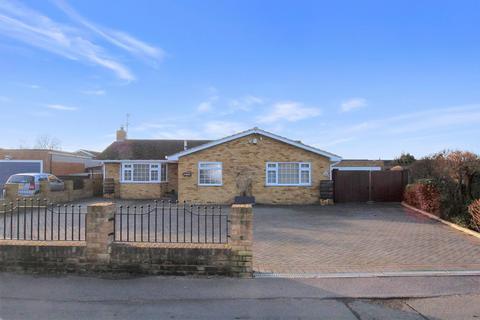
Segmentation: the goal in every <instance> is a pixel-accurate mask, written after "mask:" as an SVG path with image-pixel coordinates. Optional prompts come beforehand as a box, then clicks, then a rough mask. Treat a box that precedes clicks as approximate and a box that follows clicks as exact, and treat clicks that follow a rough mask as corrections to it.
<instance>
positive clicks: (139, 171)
mask: <svg viewBox="0 0 480 320" xmlns="http://www.w3.org/2000/svg"><path fill="white" fill-rule="evenodd" d="M121 173H122V182H127V183H158V182H166V181H167V164H166V163H143V162H142V163H135V162H125V163H122V172H121Z"/></svg>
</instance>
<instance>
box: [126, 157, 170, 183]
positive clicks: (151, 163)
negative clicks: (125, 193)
mask: <svg viewBox="0 0 480 320" xmlns="http://www.w3.org/2000/svg"><path fill="white" fill-rule="evenodd" d="M136 164H146V165H148V179H149V180H148V181H146V180H142V181H135V180H133V177H134V174H133V173H134V165H136ZM152 166H157V167H156V168H155V167H153V168H152ZM163 166H165V179H164V180H162V171H163V169H162V168H163ZM125 171H130V180H125ZM152 171H157V172H158V180H151V179H152ZM166 182H168V163H167V162H157V161H124V162H122V163H121V165H120V183H132V184H147V183H148V184H150V183H157V184H158V183H166Z"/></svg>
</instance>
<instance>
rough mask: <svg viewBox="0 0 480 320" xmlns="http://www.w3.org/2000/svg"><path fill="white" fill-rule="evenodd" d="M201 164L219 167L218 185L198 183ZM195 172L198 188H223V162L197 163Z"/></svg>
mask: <svg viewBox="0 0 480 320" xmlns="http://www.w3.org/2000/svg"><path fill="white" fill-rule="evenodd" d="M202 164H216V165H220V183H200V166H201V165H202ZM197 171H198V174H197V176H198V178H197V184H198V186H200V187H221V186H223V162H220V161H199V162H198V165H197Z"/></svg>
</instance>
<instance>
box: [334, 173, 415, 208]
mask: <svg viewBox="0 0 480 320" xmlns="http://www.w3.org/2000/svg"><path fill="white" fill-rule="evenodd" d="M333 181H334V200H335V202H337V203H341V202H367V201H377V202H400V201H402V198H403V191H404V190H405V186H406V185H407V183H408V171H405V170H404V171H339V170H334V171H333Z"/></svg>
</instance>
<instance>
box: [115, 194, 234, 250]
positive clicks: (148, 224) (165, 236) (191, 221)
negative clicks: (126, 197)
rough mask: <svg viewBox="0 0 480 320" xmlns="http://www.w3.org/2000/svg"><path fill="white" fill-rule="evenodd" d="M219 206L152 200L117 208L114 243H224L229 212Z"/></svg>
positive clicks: (226, 235) (226, 240)
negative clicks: (152, 201)
mask: <svg viewBox="0 0 480 320" xmlns="http://www.w3.org/2000/svg"><path fill="white" fill-rule="evenodd" d="M223 211H225V210H223V208H222V207H221V206H199V205H191V204H186V203H178V202H165V201H155V202H154V203H152V204H149V205H143V206H119V207H118V208H117V211H116V213H115V222H114V229H115V232H114V233H115V241H118V242H163V243H168V242H171V243H227V242H228V223H229V220H228V212H226V213H225V212H223Z"/></svg>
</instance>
